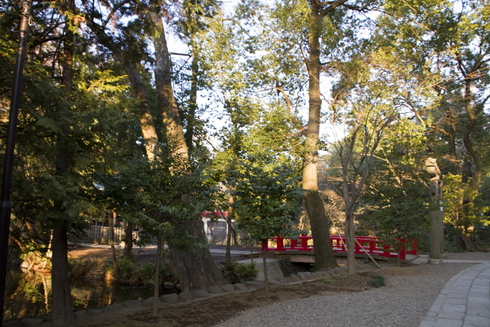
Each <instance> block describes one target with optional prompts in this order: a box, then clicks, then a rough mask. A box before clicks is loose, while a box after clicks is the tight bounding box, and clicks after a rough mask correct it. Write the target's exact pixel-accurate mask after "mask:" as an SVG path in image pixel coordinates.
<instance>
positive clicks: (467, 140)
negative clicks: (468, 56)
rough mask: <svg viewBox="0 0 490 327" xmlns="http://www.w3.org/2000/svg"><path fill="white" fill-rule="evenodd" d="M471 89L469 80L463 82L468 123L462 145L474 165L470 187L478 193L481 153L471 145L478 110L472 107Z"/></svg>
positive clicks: (480, 175)
mask: <svg viewBox="0 0 490 327" xmlns="http://www.w3.org/2000/svg"><path fill="white" fill-rule="evenodd" d="M471 87H472V85H471V79H467V80H466V81H465V92H464V102H465V109H466V113H467V114H468V119H469V122H468V126H467V127H466V130H465V131H464V135H463V143H464V147H465V148H466V150H468V153H469V154H470V156H471V159H472V160H473V164H474V172H473V178H472V179H471V182H470V185H471V187H472V189H473V190H474V191H478V188H479V187H480V183H481V177H482V169H483V163H482V158H481V153H480V151H479V150H478V149H477V148H476V146H475V144H474V143H473V140H472V138H471V134H472V133H473V131H474V130H475V127H476V122H477V119H478V114H479V113H480V110H475V108H474V106H473V105H472V100H473V96H472V94H471Z"/></svg>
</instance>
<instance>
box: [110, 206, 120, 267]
mask: <svg viewBox="0 0 490 327" xmlns="http://www.w3.org/2000/svg"><path fill="white" fill-rule="evenodd" d="M108 214H109V234H110V236H109V245H110V246H111V253H112V269H113V270H114V276H119V273H118V270H119V269H118V266H117V254H116V247H115V246H114V238H115V237H114V225H115V222H116V212H115V211H111V212H109V213H108Z"/></svg>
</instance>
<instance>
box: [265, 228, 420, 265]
mask: <svg viewBox="0 0 490 327" xmlns="http://www.w3.org/2000/svg"><path fill="white" fill-rule="evenodd" d="M272 240H275V241H276V242H277V247H275V248H274V247H269V246H268V242H262V252H264V251H313V250H314V247H313V237H312V236H306V235H304V234H302V235H301V236H298V239H297V240H295V239H288V238H282V237H280V236H277V237H273V238H272ZM285 240H290V242H289V243H290V245H284V241H285ZM310 240H311V242H310V244H308V241H310ZM356 240H357V242H356V246H355V248H354V252H355V253H356V254H364V253H369V254H376V255H379V256H382V257H389V258H396V257H398V253H397V252H396V249H394V248H392V247H391V246H390V245H387V244H386V243H385V242H384V241H380V240H379V238H377V237H367V236H356ZM330 242H331V243H332V248H333V250H334V252H347V250H346V248H345V244H346V241H345V236H330ZM401 244H402V248H401V252H400V259H401V260H405V258H406V254H407V253H409V254H413V255H417V241H416V240H411V241H407V240H405V239H403V238H402V239H401ZM361 245H362V247H361ZM407 245H408V246H407ZM407 247H408V248H409V250H407Z"/></svg>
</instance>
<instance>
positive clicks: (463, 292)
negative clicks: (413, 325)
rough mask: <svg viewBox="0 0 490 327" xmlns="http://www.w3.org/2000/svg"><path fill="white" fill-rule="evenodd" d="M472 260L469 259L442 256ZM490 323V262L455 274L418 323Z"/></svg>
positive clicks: (436, 326) (469, 326)
mask: <svg viewBox="0 0 490 327" xmlns="http://www.w3.org/2000/svg"><path fill="white" fill-rule="evenodd" d="M443 261H444V262H445V263H456V262H455V261H458V262H461V261H464V262H465V263H469V262H468V260H443ZM473 326H489V327H490V262H488V261H485V263H480V264H477V265H475V266H472V267H469V268H467V269H465V270H463V271H461V272H460V273H458V274H457V275H455V276H453V278H451V279H450V280H449V281H448V282H447V283H446V286H444V288H443V289H442V291H441V293H440V294H439V296H438V298H437V299H436V300H435V301H434V303H433V304H432V307H431V308H430V310H429V313H428V314H427V316H426V317H425V318H424V319H423V320H422V322H421V324H420V326H419V327H473Z"/></svg>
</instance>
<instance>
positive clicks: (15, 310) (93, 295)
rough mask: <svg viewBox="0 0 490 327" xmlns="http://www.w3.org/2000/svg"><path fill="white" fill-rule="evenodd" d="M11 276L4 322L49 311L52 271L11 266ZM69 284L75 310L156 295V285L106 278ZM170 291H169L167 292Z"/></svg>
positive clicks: (45, 313) (7, 290) (8, 283)
mask: <svg viewBox="0 0 490 327" xmlns="http://www.w3.org/2000/svg"><path fill="white" fill-rule="evenodd" d="M8 275H9V276H8V278H7V287H6V293H5V310H4V316H3V318H4V321H7V320H12V319H15V318H23V317H39V316H44V315H47V314H48V313H49V311H50V298H51V275H50V274H42V273H35V272H23V271H21V270H20V269H18V268H14V269H12V268H11V269H10V273H9V274H8ZM70 286H71V295H72V298H73V306H74V308H75V310H76V309H87V308H96V307H105V306H108V305H111V304H115V303H121V302H124V301H128V300H138V299H140V300H145V299H147V298H149V297H151V296H153V285H143V286H139V285H127V284H120V283H116V282H111V281H104V280H102V281H100V280H97V281H95V280H93V281H91V280H73V281H71V283H70ZM168 292H169V291H168V290H167V292H166V293H168ZM170 292H171V291H170ZM160 294H162V290H160Z"/></svg>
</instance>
